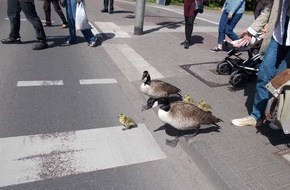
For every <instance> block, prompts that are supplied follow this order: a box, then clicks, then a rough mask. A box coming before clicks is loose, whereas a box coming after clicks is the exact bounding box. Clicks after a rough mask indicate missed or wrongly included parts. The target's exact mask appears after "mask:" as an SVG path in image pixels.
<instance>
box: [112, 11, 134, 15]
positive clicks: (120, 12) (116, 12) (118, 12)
mask: <svg viewBox="0 0 290 190" xmlns="http://www.w3.org/2000/svg"><path fill="white" fill-rule="evenodd" d="M125 13H134V12H133V11H126V10H117V11H114V13H113V14H125Z"/></svg>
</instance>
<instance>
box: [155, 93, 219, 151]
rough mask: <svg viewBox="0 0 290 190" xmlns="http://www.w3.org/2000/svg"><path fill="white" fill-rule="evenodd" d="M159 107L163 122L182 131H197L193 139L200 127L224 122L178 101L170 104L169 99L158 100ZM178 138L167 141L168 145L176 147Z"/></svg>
mask: <svg viewBox="0 0 290 190" xmlns="http://www.w3.org/2000/svg"><path fill="white" fill-rule="evenodd" d="M158 105H159V107H160V109H159V110H158V117H159V119H160V120H161V121H163V122H165V123H168V124H170V125H171V126H172V127H174V128H176V129H178V130H181V131H183V130H192V129H195V132H194V133H193V134H192V137H193V136H195V135H197V133H198V130H199V128H200V125H211V124H213V125H216V123H218V122H221V121H222V120H221V119H219V118H217V117H215V116H214V115H212V113H211V112H206V111H203V110H202V109H200V108H198V107H197V106H195V105H193V104H190V103H185V102H182V101H178V102H173V103H171V104H170V102H169V99H168V98H161V99H159V100H158ZM178 137H179V134H178V135H177V136H176V137H175V138H174V140H166V141H167V142H166V144H167V145H169V146H172V147H175V146H176V145H177V142H178Z"/></svg>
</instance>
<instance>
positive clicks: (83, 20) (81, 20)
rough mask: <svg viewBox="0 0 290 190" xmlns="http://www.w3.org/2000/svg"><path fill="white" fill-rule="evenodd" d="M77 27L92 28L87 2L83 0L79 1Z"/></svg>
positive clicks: (77, 28) (81, 28) (82, 28)
mask: <svg viewBox="0 0 290 190" xmlns="http://www.w3.org/2000/svg"><path fill="white" fill-rule="evenodd" d="M75 27H76V30H85V29H91V25H90V23H89V21H88V19H87V14H86V10H85V4H84V3H83V2H82V1H81V2H80V3H77V8H76V18H75Z"/></svg>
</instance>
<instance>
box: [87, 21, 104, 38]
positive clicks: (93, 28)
mask: <svg viewBox="0 0 290 190" xmlns="http://www.w3.org/2000/svg"><path fill="white" fill-rule="evenodd" d="M89 24H90V25H91V27H92V32H93V34H94V35H95V36H97V37H102V34H101V33H100V32H99V31H98V30H97V29H96V27H95V26H94V25H93V24H92V23H91V22H89Z"/></svg>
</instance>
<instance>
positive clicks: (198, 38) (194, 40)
mask: <svg viewBox="0 0 290 190" xmlns="http://www.w3.org/2000/svg"><path fill="white" fill-rule="evenodd" d="M203 40H204V38H203V37H202V36H197V35H194V36H191V38H190V44H189V45H190V46H192V45H194V44H202V43H203Z"/></svg>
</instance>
